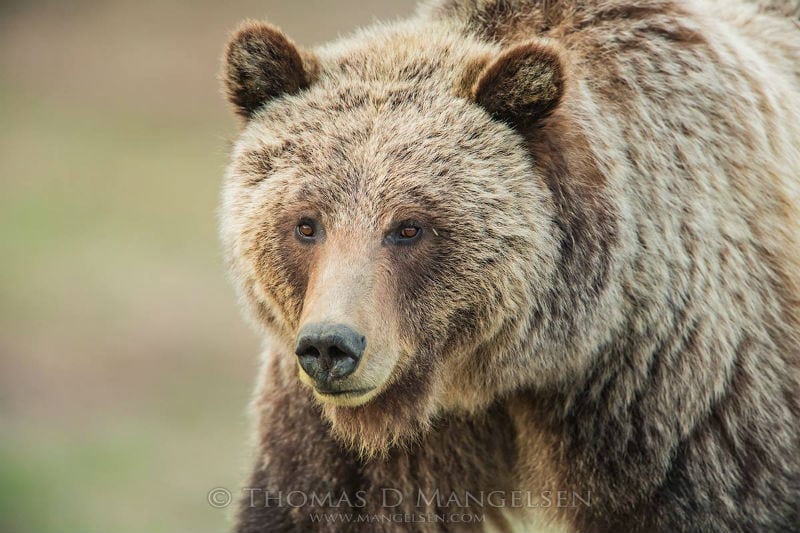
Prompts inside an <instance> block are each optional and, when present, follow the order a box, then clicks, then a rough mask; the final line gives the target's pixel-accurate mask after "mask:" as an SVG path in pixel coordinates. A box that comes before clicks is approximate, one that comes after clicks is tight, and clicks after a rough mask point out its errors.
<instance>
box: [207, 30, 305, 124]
mask: <svg viewBox="0 0 800 533" xmlns="http://www.w3.org/2000/svg"><path fill="white" fill-rule="evenodd" d="M317 70H318V66H317V59H316V56H314V55H313V54H311V53H309V52H306V51H301V50H300V49H298V48H297V46H295V44H294V43H293V42H292V41H291V40H289V38H288V37H286V35H284V33H283V32H282V31H281V30H279V29H278V28H276V27H275V26H272V25H269V24H265V23H262V22H253V21H248V22H245V23H244V24H242V25H241V27H240V28H239V29H238V30H236V32H234V34H233V35H232V36H231V39H230V41H229V42H228V46H227V47H226V48H225V57H224V59H223V72H222V82H223V83H224V85H225V92H226V93H227V96H228V100H229V101H230V102H231V103H232V104H233V105H234V106H235V108H236V113H237V114H239V115H240V116H242V117H243V118H244V119H249V118H250V117H251V116H252V115H253V113H254V112H255V111H256V110H257V109H258V108H259V107H261V106H262V105H264V104H265V103H267V102H268V101H269V100H271V99H273V98H277V97H279V96H281V95H284V94H291V93H295V92H298V91H300V90H301V89H305V88H306V87H308V86H309V85H310V84H311V83H312V81H313V80H314V79H315V78H316V74H317Z"/></svg>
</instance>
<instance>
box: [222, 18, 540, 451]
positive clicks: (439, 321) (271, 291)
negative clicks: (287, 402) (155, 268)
mask: <svg viewBox="0 0 800 533" xmlns="http://www.w3.org/2000/svg"><path fill="white" fill-rule="evenodd" d="M254 39H255V42H254ZM237 43H238V44H237ZM237 47H238V48H237ZM276 50H278V52H276ZM287 50H288V52H287ZM237 54H238V55H237ZM280 54H284V55H289V56H291V57H289V58H288V59H287V58H286V57H283V58H281V57H279V56H280ZM293 54H294V55H293ZM506 55H508V54H506ZM265 56H268V59H269V61H270V65H271V68H276V67H274V65H275V64H278V65H279V67H277V68H282V69H284V70H287V69H288V70H289V71H291V70H292V69H301V72H299V73H298V72H294V73H292V72H289V73H285V72H284V73H283V74H281V75H280V76H278V77H279V78H280V79H281V80H282V81H280V80H279V82H278V83H277V85H276V83H273V82H274V78H275V76H276V75H275V74H273V75H272V77H269V76H270V73H269V72H263V76H267V77H269V79H268V80H267V81H261V80H257V79H256V78H255V75H254V72H258V70H259V69H262V70H263V68H264V67H263V65H262V66H260V67H258V68H256V67H253V66H252V62H253V61H257V59H254V58H258V57H260V58H262V59H263V58H264V57H265ZM243 57H245V58H248V61H249V63H246V67H242V66H241V65H242V64H243V61H244V60H243V59H242V58H243ZM276 58H277V59H276ZM507 61H508V60H506V62H503V63H502V64H501V65H500V66H499V67H498V65H496V64H492V63H489V64H488V66H484V74H483V76H484V78H485V77H486V76H489V77H491V76H494V78H498V79H499V81H497V80H496V79H494V78H493V79H491V80H490V81H491V82H492V83H496V84H498V85H503V84H505V85H509V83H513V82H514V80H510V81H509V79H508V75H507V74H508V73H506V72H503V68H506V70H508V65H507ZM332 64H335V62H332V61H331V60H327V62H326V61H318V60H317V59H316V58H315V57H313V56H310V55H309V54H304V53H301V52H298V51H297V50H296V49H295V48H294V47H293V45H291V43H289V42H288V41H287V40H286V39H285V37H283V36H282V34H280V33H278V32H277V30H274V29H272V28H270V27H267V26H262V25H250V26H247V27H246V28H245V29H243V30H241V31H240V32H239V34H237V35H236V36H234V39H233V40H232V44H231V45H230V46H229V51H228V67H227V68H228V72H226V83H227V84H228V89H229V94H230V95H231V100H232V101H233V102H234V103H235V104H236V105H237V106H238V110H239V112H240V114H242V115H243V116H245V118H246V120H247V122H246V126H245V128H244V131H243V133H242V135H241V137H240V138H239V140H238V142H237V143H236V145H235V148H234V152H233V157H232V160H231V164H230V166H229V169H228V173H227V178H226V184H225V190H224V199H223V207H222V221H223V227H222V234H223V240H224V242H225V244H226V247H227V255H228V260H229V262H230V264H231V267H232V271H233V273H234V276H235V278H236V280H237V281H238V283H239V286H240V290H241V292H242V294H243V295H244V297H245V299H246V301H247V302H248V303H249V306H250V309H251V310H252V311H253V315H254V317H255V318H256V320H257V322H258V323H259V325H260V326H262V327H263V328H264V329H265V330H266V331H267V332H269V333H270V334H271V335H272V336H273V342H274V343H275V345H276V346H275V347H274V348H273V352H272V353H274V354H275V357H279V358H284V362H289V361H290V364H291V365H294V366H296V368H297V375H298V379H299V380H300V381H302V382H303V383H305V384H306V385H307V386H308V387H309V388H310V390H311V391H312V392H313V394H314V396H315V397H316V398H317V400H319V401H320V402H321V403H322V405H323V408H324V411H325V413H326V415H327V416H328V417H329V418H330V420H331V421H332V422H333V430H334V432H335V433H336V434H337V435H339V436H340V437H342V438H343V439H344V440H346V441H349V442H351V443H352V444H353V445H355V446H357V447H360V448H361V449H362V450H363V451H365V452H368V453H371V452H375V451H379V450H385V449H386V448H387V447H388V446H390V445H391V444H393V443H397V442H400V441H403V440H404V439H407V438H409V437H412V436H413V435H415V434H417V433H418V432H419V431H421V430H423V429H424V428H425V426H427V425H428V424H429V423H430V421H431V420H432V419H433V418H434V417H435V416H436V414H437V413H438V412H440V411H442V410H452V409H469V408H472V407H475V406H476V405H482V404H485V403H488V402H490V401H491V400H492V399H493V398H495V397H497V395H499V394H502V393H503V392H505V390H504V389H507V388H508V387H510V386H513V383H514V381H515V379H514V377H513V374H514V373H515V372H518V370H517V369H516V368H515V367H517V365H518V363H514V362H513V361H515V357H514V354H513V353H512V352H513V351H514V350H515V349H519V348H520V346H519V344H520V343H519V342H517V341H518V339H519V337H520V335H521V334H522V335H524V329H525V328H526V327H527V324H528V321H529V319H530V315H531V312H532V311H531V310H532V309H533V308H534V307H535V305H534V303H535V301H536V299H537V297H538V293H539V292H541V291H544V290H546V285H547V280H548V279H549V277H550V276H551V272H552V269H553V268H554V266H553V265H554V257H555V255H556V250H555V248H556V245H555V243H554V242H553V239H552V237H551V235H552V234H553V229H552V224H553V216H552V211H553V207H552V205H551V204H550V203H549V197H548V194H547V193H546V187H545V186H544V184H543V181H542V180H541V179H537V174H536V169H535V166H534V164H533V163H532V161H531V160H530V155H529V153H528V151H527V150H526V149H525V147H524V146H523V145H522V141H521V137H520V136H519V135H518V134H516V133H515V132H514V130H513V129H512V128H510V127H509V126H508V125H506V124H503V123H502V122H501V121H498V120H497V118H498V116H499V115H503V114H508V113H514V109H513V106H506V107H507V108H508V109H507V108H503V106H496V107H500V108H502V109H495V108H493V107H492V106H491V105H478V103H481V102H480V99H481V98H482V96H481V91H484V92H487V91H489V92H490V93H491V91H490V89H491V87H490V88H488V89H487V87H486V83H488V82H485V80H484V84H483V85H482V84H481V83H480V80H479V81H476V83H475V86H474V87H472V88H471V96H470V95H467V97H465V96H464V95H463V94H459V91H458V90H457V88H456V87H453V84H451V83H449V82H448V81H447V80H445V83H443V82H442V80H441V79H438V80H436V81H434V80H430V79H414V78H411V79H407V80H404V79H393V80H388V81H387V80H383V79H374V80H372V79H369V76H352V75H351V76H336V75H334V74H331V73H330V70H331V69H332V67H331V65H332ZM247 68H249V70H248V71H247V72H244V73H243V72H242V69H247ZM348 68H351V69H352V65H348ZM326 69H327V70H326ZM491 69H494V72H489V74H488V75H487V74H486V71H491ZM465 70H469V68H467V67H465ZM498 71H499V72H500V74H499V75H498V74H497V72H498ZM312 72H313V75H312V74H311V73H312ZM503 75H505V77H503ZM510 75H511V76H513V75H519V73H518V72H516V71H514V72H511V74H510ZM234 76H238V77H236V78H235V79H232V77H234ZM254 79H256V82H254V81H253V80H254ZM243 80H244V81H243ZM270 80H271V81H270ZM285 80H289V82H286V81H285ZM281 83H284V84H286V83H288V88H285V89H281V88H277V89H276V88H275V87H273V86H272V85H276V86H280V84H281ZM539 83H541V80H539ZM271 84H272V85H271ZM248 85H249V88H243V87H245V86H248ZM503 90H505V91H509V88H508V87H505V86H504V87H503ZM248 91H249V92H248ZM259 91H261V92H259ZM491 97H492V95H491V94H490V96H489V97H486V98H487V100H488V101H489V102H490V103H491ZM513 97H514V95H511V96H510V98H513ZM508 98H509V97H508V96H507V98H506V99H504V100H503V104H506V103H507V99H508ZM476 100H478V102H477V103H476ZM243 102H244V103H243ZM252 102H257V105H255V107H253V104H252ZM264 103H266V105H263V104H264ZM528 103H529V102H528ZM487 110H488V111H489V112H487ZM523 111H524V110H523ZM503 118H506V119H507V120H506V122H507V123H508V122H513V121H512V120H510V119H509V117H503ZM490 343H501V344H505V345H508V350H506V353H505V357H502V356H500V357H494V358H493V359H491V360H490V359H488V358H487V357H484V350H482V349H481V348H482V347H483V346H486V345H487V344H490Z"/></svg>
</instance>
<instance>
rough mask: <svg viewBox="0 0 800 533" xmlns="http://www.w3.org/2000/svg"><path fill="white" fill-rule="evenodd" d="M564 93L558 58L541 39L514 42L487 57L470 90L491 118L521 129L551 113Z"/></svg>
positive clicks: (560, 62)
mask: <svg viewBox="0 0 800 533" xmlns="http://www.w3.org/2000/svg"><path fill="white" fill-rule="evenodd" d="M563 94H564V66H563V64H562V60H561V57H560V56H559V53H558V52H557V51H556V50H555V49H554V48H552V47H550V46H547V45H545V44H543V43H540V42H526V43H522V44H518V45H515V46H513V47H511V48H509V49H508V50H505V51H504V52H503V53H501V54H500V56H499V57H497V58H495V59H494V60H489V62H488V63H487V64H486V66H485V67H484V68H483V70H482V71H481V72H480V74H478V77H477V80H476V81H475V82H474V84H473V85H472V88H471V91H470V96H471V98H472V99H473V101H475V103H477V104H478V105H480V106H481V107H483V108H484V109H485V110H486V111H488V112H489V113H490V114H491V115H492V116H493V117H495V118H497V119H498V120H502V121H503V122H506V123H507V124H509V125H511V126H513V127H515V128H517V129H523V130H524V129H527V128H531V127H533V126H535V125H536V123H537V122H539V121H540V120H542V119H543V118H545V117H547V116H548V115H549V114H550V113H552V112H553V111H554V110H555V109H556V107H558V104H559V102H560V101H561V97H562V96H563Z"/></svg>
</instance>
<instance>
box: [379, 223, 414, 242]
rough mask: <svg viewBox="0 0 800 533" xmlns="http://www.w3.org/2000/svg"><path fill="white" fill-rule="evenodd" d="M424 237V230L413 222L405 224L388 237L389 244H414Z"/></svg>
mask: <svg viewBox="0 0 800 533" xmlns="http://www.w3.org/2000/svg"><path fill="white" fill-rule="evenodd" d="M420 236H422V228H420V227H419V226H418V225H417V224H415V223H413V222H403V223H401V224H399V225H398V226H396V227H395V229H394V230H393V231H392V232H391V233H389V235H387V236H386V242H387V243H389V244H414V243H415V242H417V241H418V240H419V238H420Z"/></svg>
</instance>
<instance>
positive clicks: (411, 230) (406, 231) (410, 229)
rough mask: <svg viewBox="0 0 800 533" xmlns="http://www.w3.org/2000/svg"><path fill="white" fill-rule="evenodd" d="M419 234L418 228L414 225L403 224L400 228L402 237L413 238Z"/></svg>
mask: <svg viewBox="0 0 800 533" xmlns="http://www.w3.org/2000/svg"><path fill="white" fill-rule="evenodd" d="M417 235H419V228H418V227H416V226H405V227H404V228H401V229H400V237H402V238H403V239H413V238H414V237H416V236H417Z"/></svg>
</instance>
